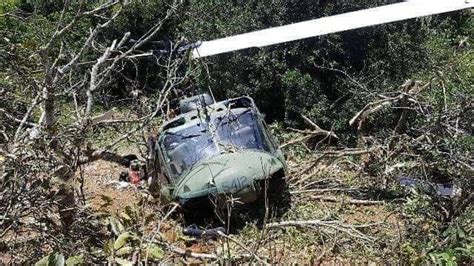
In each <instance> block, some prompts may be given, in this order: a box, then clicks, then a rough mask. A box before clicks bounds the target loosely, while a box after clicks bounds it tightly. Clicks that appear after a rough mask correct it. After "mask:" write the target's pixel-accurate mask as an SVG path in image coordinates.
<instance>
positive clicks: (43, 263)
mask: <svg viewBox="0 0 474 266" xmlns="http://www.w3.org/2000/svg"><path fill="white" fill-rule="evenodd" d="M49 257H50V255H47V256H46V257H43V258H42V259H40V260H39V261H37V262H36V263H35V266H48V265H49Z"/></svg>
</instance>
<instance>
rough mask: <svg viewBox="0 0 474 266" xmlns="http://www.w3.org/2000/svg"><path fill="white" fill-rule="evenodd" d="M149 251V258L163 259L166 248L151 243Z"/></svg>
mask: <svg viewBox="0 0 474 266" xmlns="http://www.w3.org/2000/svg"><path fill="white" fill-rule="evenodd" d="M147 252H148V256H149V258H151V259H155V260H161V259H162V258H163V257H164V256H165V252H164V250H163V249H162V248H160V247H159V246H157V245H155V244H151V245H149V246H148V249H147Z"/></svg>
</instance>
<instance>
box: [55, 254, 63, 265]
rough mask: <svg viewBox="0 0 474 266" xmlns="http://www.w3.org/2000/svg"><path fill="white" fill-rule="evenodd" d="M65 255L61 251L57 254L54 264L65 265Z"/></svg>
mask: <svg viewBox="0 0 474 266" xmlns="http://www.w3.org/2000/svg"><path fill="white" fill-rule="evenodd" d="M64 261H65V259H64V255H63V254H61V253H59V254H57V255H56V256H54V265H55V266H64Z"/></svg>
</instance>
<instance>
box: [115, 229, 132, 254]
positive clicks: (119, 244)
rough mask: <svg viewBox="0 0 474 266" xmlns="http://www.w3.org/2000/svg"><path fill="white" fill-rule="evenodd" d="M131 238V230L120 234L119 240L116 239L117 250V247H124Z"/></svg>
mask: <svg viewBox="0 0 474 266" xmlns="http://www.w3.org/2000/svg"><path fill="white" fill-rule="evenodd" d="M129 238H130V233H129V232H125V233H122V234H121V235H119V236H118V237H117V240H115V243H114V249H115V250H117V249H119V248H121V247H123V246H124V245H125V243H127V240H128V239H129Z"/></svg>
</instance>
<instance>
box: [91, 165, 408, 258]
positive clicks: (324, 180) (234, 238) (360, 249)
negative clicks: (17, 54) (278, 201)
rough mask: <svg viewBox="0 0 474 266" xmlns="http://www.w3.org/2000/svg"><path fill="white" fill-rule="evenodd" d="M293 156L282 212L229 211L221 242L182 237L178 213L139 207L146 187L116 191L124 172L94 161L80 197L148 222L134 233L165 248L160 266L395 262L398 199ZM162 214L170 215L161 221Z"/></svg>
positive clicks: (363, 180) (350, 169)
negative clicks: (179, 265) (181, 265)
mask: <svg viewBox="0 0 474 266" xmlns="http://www.w3.org/2000/svg"><path fill="white" fill-rule="evenodd" d="M297 157H298V158H297ZM297 157H294V158H292V156H290V158H289V160H288V168H289V169H288V175H287V177H286V183H287V185H288V191H286V192H285V193H287V194H288V195H289V196H290V198H291V200H290V203H289V204H288V203H287V206H285V207H282V206H278V205H276V206H275V205H273V204H271V203H270V204H269V207H270V209H272V210H273V211H270V212H265V209H266V208H265V205H258V204H255V205H251V206H250V211H249V209H248V208H247V209H246V208H243V209H242V210H240V211H236V213H235V214H233V215H232V218H231V219H229V220H227V222H226V224H221V225H220V226H224V227H226V228H228V229H229V231H228V232H227V233H228V234H227V237H217V238H193V237H189V236H185V235H183V233H182V230H183V228H184V227H186V225H189V224H191V223H193V222H192V221H186V222H184V219H183V215H182V214H181V213H180V210H179V209H172V208H170V207H169V205H167V206H162V205H160V204H159V203H156V202H149V203H148V204H146V205H143V198H146V192H145V191H146V190H145V189H146V188H144V187H136V186H134V185H131V184H128V185H127V186H123V183H122V184H121V183H119V182H118V178H119V174H120V173H121V171H123V170H125V169H124V168H122V167H120V166H117V165H115V164H112V163H108V162H103V161H98V162H94V163H92V164H89V165H87V166H86V167H85V168H84V169H83V170H84V172H83V175H84V177H85V183H84V195H85V199H86V202H87V204H88V205H89V206H90V207H91V209H92V210H93V212H101V213H106V214H108V215H111V216H114V217H123V214H124V213H128V212H129V210H130V209H137V210H139V211H140V212H142V214H141V216H142V217H145V216H150V217H154V219H152V220H154V221H152V222H150V223H147V226H145V227H142V229H140V230H142V231H143V232H141V234H143V235H145V236H146V235H148V236H152V237H156V236H157V235H158V236H159V238H160V239H161V240H162V241H164V242H166V243H167V245H169V246H168V247H169V249H168V250H167V251H166V252H165V253H164V254H163V259H164V261H168V262H177V261H181V262H185V263H197V262H202V260H213V258H214V259H215V258H218V259H220V260H225V259H229V257H230V258H232V260H234V261H238V260H239V259H242V258H243V257H244V258H246V259H245V261H249V258H248V257H249V256H250V257H252V258H251V259H250V260H252V261H269V262H271V263H285V264H286V263H308V262H310V263H320V262H323V263H326V262H327V263H332V262H343V263H346V262H350V263H354V262H356V263H367V262H387V261H394V260H395V261H396V258H397V256H398V255H399V253H400V252H401V243H403V238H404V237H405V228H404V222H403V218H402V215H401V212H400V209H399V208H398V207H397V206H398V205H399V204H400V199H398V200H393V199H391V196H390V195H386V194H384V193H378V192H377V191H376V189H375V188H374V187H375V186H374V184H372V181H371V180H370V179H369V178H367V177H366V176H364V173H363V171H361V169H360V168H361V167H360V166H358V165H357V164H355V163H353V162H351V160H350V158H349V159H347V158H346V159H344V160H340V159H339V160H332V161H331V160H326V161H323V162H320V163H316V164H314V163H313V161H312V160H308V157H305V156H297ZM170 209H171V212H172V215H169V216H168V217H166V216H164V214H165V213H167V212H169V211H170ZM275 210H276V211H275ZM272 213H278V214H277V215H273V214H272ZM211 216H212V214H211ZM207 218H208V220H213V221H214V222H209V223H207V224H206V223H203V222H202V221H199V222H196V223H197V224H198V225H199V226H200V227H201V228H209V227H213V226H218V225H219V223H218V222H217V223H216V222H215V221H216V219H213V217H207ZM157 227H158V228H159V232H158V233H157ZM165 250H166V249H165ZM173 250H179V252H173ZM168 251H169V252H168ZM180 252H185V254H187V255H185V256H183V254H178V253H180ZM243 255H245V256H243Z"/></svg>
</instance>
